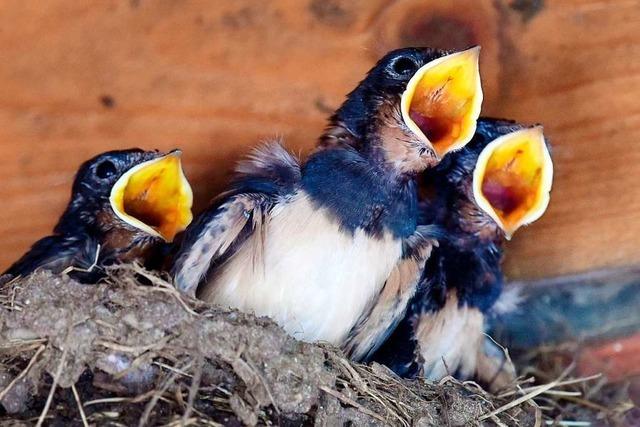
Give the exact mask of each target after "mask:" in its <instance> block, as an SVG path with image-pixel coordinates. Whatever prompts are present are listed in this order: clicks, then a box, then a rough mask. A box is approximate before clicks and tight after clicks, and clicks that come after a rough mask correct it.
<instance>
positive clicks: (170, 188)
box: [109, 150, 193, 242]
mask: <svg viewBox="0 0 640 427" xmlns="http://www.w3.org/2000/svg"><path fill="white" fill-rule="evenodd" d="M181 154H182V153H181V152H180V151H179V150H174V151H172V152H171V153H169V154H167V155H164V156H162V157H159V158H157V159H153V160H149V161H146V162H144V163H140V164H139V165H136V166H134V167H133V168H131V169H129V170H128V171H127V172H126V173H125V174H124V175H122V176H121V177H120V179H118V181H117V182H116V183H115V185H114V186H113V188H112V189H111V196H110V198H109V200H110V202H111V207H112V208H113V210H114V212H115V213H116V215H117V216H118V217H119V218H120V219H121V220H123V221H124V222H126V223H128V224H131V225H133V226H134V227H137V228H139V229H141V230H143V231H146V232H147V233H149V234H151V235H153V236H158V237H161V238H162V239H164V240H165V241H167V242H171V241H172V240H173V238H174V237H175V236H176V234H178V233H179V232H180V231H182V230H184V229H185V228H186V227H187V225H189V223H190V222H191V220H192V219H193V215H192V213H191V205H192V203H193V193H192V192H191V186H190V185H189V182H188V181H187V178H186V177H185V176H184V172H183V171H182V162H181V161H180V156H181Z"/></svg>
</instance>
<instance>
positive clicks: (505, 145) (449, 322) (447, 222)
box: [372, 118, 553, 389]
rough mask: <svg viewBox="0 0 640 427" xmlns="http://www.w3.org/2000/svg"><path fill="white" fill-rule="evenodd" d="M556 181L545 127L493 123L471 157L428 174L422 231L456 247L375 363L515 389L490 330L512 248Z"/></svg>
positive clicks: (460, 156)
mask: <svg viewBox="0 0 640 427" xmlns="http://www.w3.org/2000/svg"><path fill="white" fill-rule="evenodd" d="M552 175H553V165H552V163H551V158H550V156H549V151H548V149H547V145H546V143H545V140H544V136H543V134H542V129H541V128H540V127H531V128H527V127H525V126H522V125H519V124H516V123H515V122H512V121H505V120H495V119H484V118H481V119H480V120H478V124H477V130H476V135H475V136H474V138H473V140H472V141H471V142H470V143H469V144H468V145H467V146H466V147H465V148H464V149H462V150H461V151H459V152H457V153H455V154H453V155H451V156H449V157H448V158H447V159H445V161H443V162H442V163H441V164H440V165H439V166H438V167H437V168H434V169H432V170H431V171H428V172H427V173H425V177H424V180H425V183H426V184H428V185H430V186H431V187H432V188H433V195H432V196H431V197H430V198H429V199H428V200H427V201H426V202H425V203H424V206H422V208H423V209H422V212H423V214H424V218H422V221H423V222H425V223H429V224H438V225H439V226H440V227H442V228H443V229H444V231H445V235H446V238H444V239H442V240H441V241H440V245H439V247H438V248H436V249H434V251H433V253H432V255H431V258H430V259H429V260H428V261H427V263H426V266H425V271H424V279H423V280H424V281H423V283H422V284H421V287H420V289H419V290H418V292H417V293H416V295H415V297H414V298H413V299H412V301H411V302H410V303H409V305H408V310H407V314H406V315H405V317H404V318H403V320H402V321H401V322H400V324H399V325H398V327H397V328H396V330H395V331H394V332H393V334H392V335H391V336H390V338H389V340H388V341H387V342H385V343H384V344H383V345H382V346H381V348H380V350H379V351H378V352H377V354H375V355H374V356H373V357H372V359H373V360H375V361H378V362H380V363H383V364H386V365H387V366H389V367H390V368H391V369H393V370H394V371H395V372H396V373H398V374H399V375H401V376H405V377H412V376H415V375H417V374H418V373H421V374H422V375H424V376H425V377H426V378H428V379H431V380H435V381H437V380H440V379H441V378H443V377H445V376H446V375H456V376H458V377H459V378H461V379H466V378H469V377H472V376H475V377H476V379H478V380H480V381H481V382H483V383H485V384H488V385H489V386H490V387H491V388H492V389H499V388H501V387H503V386H505V385H507V384H508V383H509V382H510V381H511V380H513V379H514V376H515V371H514V369H513V366H511V365H510V363H508V362H507V361H506V360H505V355H504V352H503V351H501V349H499V348H498V347H497V345H496V344H495V343H494V342H493V341H492V340H491V339H490V338H488V337H487V336H486V335H485V334H484V320H485V317H486V316H488V315H491V312H492V308H493V307H494V305H495V303H496V301H497V300H498V298H499V297H500V296H501V293H502V286H503V281H504V277H503V274H502V269H501V263H502V243H503V241H504V240H505V238H506V239H509V238H511V236H512V235H513V233H514V232H515V231H516V230H517V229H518V228H519V227H521V226H522V225H525V224H528V223H530V222H533V221H535V220H536V219H538V218H539V217H540V216H541V215H542V214H543V213H544V211H545V210H546V207H547V204H548V202H549V192H550V190H551V182H552Z"/></svg>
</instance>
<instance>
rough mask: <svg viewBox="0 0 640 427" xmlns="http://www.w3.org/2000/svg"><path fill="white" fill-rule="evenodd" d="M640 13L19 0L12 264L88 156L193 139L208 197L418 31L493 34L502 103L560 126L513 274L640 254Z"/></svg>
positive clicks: (553, 128)
mask: <svg viewBox="0 0 640 427" xmlns="http://www.w3.org/2000/svg"><path fill="white" fill-rule="evenodd" d="M542 4H543V6H540V5H542ZM522 5H524V6H522ZM638 28H640V1H631V0H629V1H625V0H620V1H617V2H604V1H595V0H591V1H590V0H581V1H578V0H562V1H560V0H557V1H553V2H550V1H549V2H544V3H543V2H541V1H529V2H522V1H518V2H510V1H507V0H495V1H491V0H487V1H476V0H462V1H456V2H449V1H444V0H442V1H436V0H433V1H425V0H396V1H386V0H373V1H372V0H369V1H365V0H355V1H347V0H344V1H341V0H272V1H269V2H258V1H254V0H236V1H233V2H227V1H170V0H154V1H149V0H130V1H115V0H113V1H106V0H105V1H101V2H90V3H89V2H77V1H72V0H51V1H47V2H41V1H36V0H27V1H25V0H4V1H3V2H0V46H1V50H0V51H1V52H2V61H0V145H1V149H2V153H3V156H2V159H1V161H2V167H1V168H0V180H1V181H2V183H3V185H2V187H0V197H1V198H2V201H3V208H4V209H2V210H1V211H0V236H2V238H1V239H0V267H5V266H7V265H8V264H9V263H10V262H11V261H12V260H13V259H15V258H16V257H17V256H18V255H19V254H20V253H21V252H22V251H24V250H25V249H26V248H27V247H28V246H29V245H30V244H31V243H32V242H33V241H34V240H35V239H36V238H38V237H40V236H42V235H44V234H45V233H47V232H48V230H50V229H51V227H52V226H53V224H54V223H55V220H56V219H57V216H58V215H59V214H60V212H61V211H62V209H63V206H64V205H65V204H66V202H67V198H68V192H69V187H70V183H71V180H72V176H73V173H74V172H75V169H76V168H77V166H78V165H79V164H80V163H81V162H82V161H83V160H84V159H86V158H87V157H89V156H91V155H93V154H96V153H98V152H101V151H104V150H107V149H114V148H124V147H130V146H141V147H147V148H159V149H169V148H173V147H176V146H177V147H182V148H183V149H184V150H185V161H186V169H187V173H188V175H189V177H190V179H191V180H192V181H193V185H194V187H195V189H196V198H197V201H198V203H197V206H198V207H201V206H203V203H204V202H206V200H207V199H208V198H209V197H211V196H212V195H213V194H214V193H215V192H216V191H218V190H219V189H220V188H222V187H223V186H224V183H225V180H226V177H227V174H228V172H229V170H230V168H231V165H232V162H233V161H234V160H235V159H237V158H238V157H239V156H240V155H241V154H242V153H244V152H246V151H247V149H248V147H250V146H252V145H254V144H255V143H256V142H257V141H258V140H260V139H261V138H268V137H272V136H273V135H281V136H283V137H284V138H285V140H286V143H287V145H288V146H289V147H291V148H292V149H293V150H295V151H300V152H302V153H307V152H308V150H309V149H310V148H311V147H312V146H313V145H314V143H315V140H316V138H317V136H318V135H319V133H320V132H321V130H322V128H323V126H324V124H325V120H326V117H327V115H328V112H330V111H331V110H333V109H334V108H336V107H337V106H338V105H339V104H340V102H341V101H342V99H343V97H344V95H345V94H346V93H347V92H348V91H349V90H350V89H351V88H353V87H354V86H355V84H356V83H357V82H358V80H359V79H361V78H362V76H363V74H364V73H365V72H366V70H367V69H368V68H369V67H371V65H372V64H373V63H374V61H375V60H376V58H377V57H379V56H380V55H381V54H382V53H384V52H385V51H386V50H388V49H391V48H394V47H399V46H403V45H408V44H414V45H440V46H443V47H465V46H467V45H470V44H481V45H482V48H483V51H482V64H481V67H482V74H483V83H484V89H485V94H486V101H485V104H484V112H485V114H488V115H494V116H496V115H497V116H506V117H512V118H515V119H519V120H523V121H527V122H541V123H543V124H544V125H545V130H546V133H547V134H548V136H549V137H550V138H551V140H552V142H553V144H554V157H555V161H556V168H557V169H556V170H557V173H556V181H555V187H554V192H553V198H552V203H551V206H550V209H549V211H548V213H547V215H546V216H545V217H544V219H543V220H541V221H540V222H538V223H536V224H535V225H533V226H531V227H530V228H529V229H527V230H525V231H524V232H520V233H518V235H517V236H516V237H515V239H514V240H513V241H512V242H511V244H510V245H509V254H508V255H509V260H508V271H509V274H510V276H512V277H540V276H549V275H557V274H560V273H569V272H575V271H581V270H586V269H591V268H601V267H612V266H620V265H628V264H635V263H637V262H638V261H639V259H640V251H639V244H638V236H640V186H638V185H637V182H638V181H639V180H640V102H638V99H640V32H638Z"/></svg>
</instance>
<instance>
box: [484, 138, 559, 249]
mask: <svg viewBox="0 0 640 427" xmlns="http://www.w3.org/2000/svg"><path fill="white" fill-rule="evenodd" d="M552 181H553V163H552V162H551V156H550V155H549V151H548V149H547V145H546V144H545V141H544V135H543V134H542V128H541V127H535V128H530V129H524V130H519V131H516V132H512V133H510V134H507V135H503V136H501V137H500V138H497V139H496V140H494V141H492V142H491V143H490V144H489V145H487V146H486V147H485V149H484V150H483V151H482V153H480V156H479V157H478V162H477V164H476V168H475V171H474V176H473V193H474V197H475V199H476V203H477V204H478V205H479V206H480V207H481V208H482V209H483V210H484V211H485V212H487V213H488V214H489V215H490V216H491V217H492V218H493V219H494V220H495V221H496V222H497V223H498V225H499V226H500V227H501V228H502V230H504V232H505V234H506V236H507V239H509V238H511V236H512V235H513V233H514V232H515V231H516V230H517V229H518V228H519V227H520V226H522V225H525V224H529V223H531V222H533V221H535V220H536V219H538V218H540V217H541V216H542V214H543V213H544V211H545V210H546V209H547V205H548V204H549V192H550V191H551V184H552Z"/></svg>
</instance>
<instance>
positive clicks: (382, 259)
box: [173, 48, 482, 354]
mask: <svg viewBox="0 0 640 427" xmlns="http://www.w3.org/2000/svg"><path fill="white" fill-rule="evenodd" d="M479 85H480V82H479V75H478V49H477V48H476V49H471V50H468V51H464V52H458V53H451V54H449V53H448V52H444V51H440V50H434V49H428V48H425V49H418V48H410V49H401V50H397V51H393V52H391V53H389V54H387V55H386V56H385V57H384V58H382V59H381V60H380V61H379V62H378V63H377V64H376V65H375V66H374V67H373V69H372V70H371V71H370V72H369V73H368V75H367V77H366V78H365V79H364V80H363V81H362V82H361V83H360V84H359V85H358V87H357V88H356V89H355V90H354V91H353V92H351V93H350V94H349V95H348V96H347V100H346V101H345V102H344V104H343V105H342V106H341V107H340V108H339V109H338V110H337V112H336V113H335V115H334V116H333V117H332V118H331V120H330V124H329V126H328V128H327V130H326V131H325V133H324V135H323V136H322V137H321V140H320V144H319V146H318V148H317V149H316V150H315V151H314V152H313V153H312V154H311V155H310V157H309V158H308V160H307V161H306V162H305V163H304V164H302V165H301V164H300V163H299V162H298V160H296V159H295V158H294V157H293V156H291V155H290V154H289V153H288V152H287V151H285V150H284V149H283V148H282V146H281V145H280V144H278V143H271V144H268V145H265V146H263V147H262V148H260V149H258V150H256V151H254V152H253V154H252V155H251V156H250V157H249V159H248V160H246V161H244V162H241V163H240V164H239V165H238V167H237V168H236V171H237V176H236V178H235V180H234V181H233V183H232V185H231V188H230V189H229V190H228V191H227V192H226V193H224V194H223V195H221V196H220V197H218V198H217V199H216V200H215V201H214V202H213V203H212V205H211V206H210V207H209V208H208V209H207V210H206V211H205V212H204V213H203V214H202V215H201V216H200V217H199V218H197V219H196V220H195V221H194V223H193V224H192V225H191V226H190V227H189V228H188V229H187V231H186V232H185V234H184V239H183V242H182V245H181V248H180V249H179V251H178V254H177V256H176V261H175V265H174V268H173V273H174V279H175V283H176V286H177V287H178V288H179V289H180V290H181V291H183V292H186V293H189V294H196V292H197V296H198V297H200V298H202V299H204V300H206V301H209V302H213V303H216V304H218V305H220V306H223V307H231V308H237V309H240V310H242V311H245V312H251V313H255V314H257V315H265V316H269V317H271V318H272V319H274V320H275V321H276V322H277V323H279V324H280V325H281V326H282V327H283V328H284V329H285V330H286V331H287V332H289V333H290V334H291V335H293V336H295V337H297V338H299V339H302V340H305V341H326V342H331V343H334V344H338V345H345V346H348V347H349V349H350V350H349V351H350V353H353V354H356V353H357V354H360V353H363V354H366V353H367V352H369V351H370V350H371V348H373V347H375V346H376V345H377V342H378V337H380V336H381V334H384V332H385V331H386V330H387V329H388V328H389V327H390V326H391V325H392V324H393V323H394V322H395V321H396V319H397V318H398V316H399V315H400V314H401V313H402V312H404V309H405V305H406V303H407V301H408V300H409V298H410V296H411V295H413V292H414V290H415V286H416V284H417V281H418V278H419V276H420V271H421V269H422V265H424V261H425V259H426V258H427V257H428V254H429V252H430V249H431V245H432V242H433V235H432V233H431V231H432V229H431V228H430V227H419V226H418V224H417V219H418V203H417V193H416V182H415V177H416V175H417V174H418V173H419V172H421V171H422V170H424V169H426V168H429V167H433V166H435V165H436V164H437V163H438V162H439V161H440V158H441V157H442V156H444V155H445V154H446V153H447V152H449V151H450V150H452V149H455V148H457V147H459V146H461V145H464V144H466V142H467V141H468V140H469V139H470V138H471V135H473V131H474V129H475V121H476V118H477V116H478V114H479V107H480V101H481V99H482V94H481V90H480V86H479ZM411 117H413V119H412V118H411ZM435 127H437V131H433V129H435Z"/></svg>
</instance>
